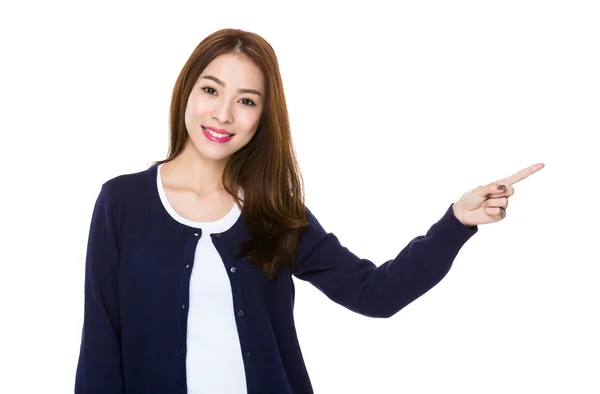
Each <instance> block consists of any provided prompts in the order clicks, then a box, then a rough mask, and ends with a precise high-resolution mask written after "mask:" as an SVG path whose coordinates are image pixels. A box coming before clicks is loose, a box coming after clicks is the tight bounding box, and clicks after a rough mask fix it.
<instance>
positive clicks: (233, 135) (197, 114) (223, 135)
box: [185, 54, 265, 162]
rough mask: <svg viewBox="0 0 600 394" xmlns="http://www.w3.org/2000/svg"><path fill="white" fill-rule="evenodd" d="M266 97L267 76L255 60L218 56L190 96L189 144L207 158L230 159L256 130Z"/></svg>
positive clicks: (205, 70) (188, 105)
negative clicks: (265, 79)
mask: <svg viewBox="0 0 600 394" xmlns="http://www.w3.org/2000/svg"><path fill="white" fill-rule="evenodd" d="M264 100H265V86H264V77H263V75H262V72H261V70H260V69H259V68H258V67H257V66H256V65H255V64H254V63H252V62H251V61H250V60H247V59H244V58H241V57H240V56H239V55H236V54H227V55H221V56H219V57H217V58H215V59H214V60H213V61H212V62H211V63H210V64H209V65H208V66H207V67H206V68H205V69H204V71H203V72H202V74H200V77H199V78H198V81H196V84H195V85H194V88H193V90H192V92H191V94H190V96H189V99H188V103H187V106H186V109H185V126H186V128H187V132H188V136H189V139H188V146H187V148H194V149H195V150H196V151H197V152H198V154H200V155H201V156H203V157H204V158H206V159H209V160H215V161H224V162H226V161H227V159H228V158H229V156H231V155H232V154H233V153H235V152H237V151H238V150H240V149H241V148H243V147H244V146H245V145H246V144H247V143H248V142H250V140H251V139H252V137H253V136H254V134H255V133H256V129H257V127H258V123H259V121H260V116H261V113H262V109H263V101H264ZM228 135H229V136H228Z"/></svg>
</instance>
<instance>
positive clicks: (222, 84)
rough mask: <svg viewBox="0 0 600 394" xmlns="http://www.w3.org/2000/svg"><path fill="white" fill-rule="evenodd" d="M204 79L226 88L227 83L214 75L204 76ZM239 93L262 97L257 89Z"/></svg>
mask: <svg viewBox="0 0 600 394" xmlns="http://www.w3.org/2000/svg"><path fill="white" fill-rule="evenodd" d="M202 78H205V79H210V80H212V81H215V82H216V83H218V84H219V85H221V86H223V87H225V82H223V81H221V80H220V79H219V78H217V77H214V76H212V75H204V76H203V77H202ZM237 91H238V93H253V94H256V95H257V96H262V95H261V94H260V92H259V91H258V90H256V89H238V90H237Z"/></svg>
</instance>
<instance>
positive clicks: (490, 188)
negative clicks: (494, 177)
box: [480, 182, 506, 198]
mask: <svg viewBox="0 0 600 394" xmlns="http://www.w3.org/2000/svg"><path fill="white" fill-rule="evenodd" d="M505 191H506V185H501V184H500V183H498V182H493V183H490V184H489V185H487V186H484V187H483V188H481V191H480V196H481V197H483V198H489V197H490V194H494V193H503V192H505Z"/></svg>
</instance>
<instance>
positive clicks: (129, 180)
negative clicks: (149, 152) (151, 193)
mask: <svg viewBox="0 0 600 394" xmlns="http://www.w3.org/2000/svg"><path fill="white" fill-rule="evenodd" d="M156 168H157V164H151V165H150V166H149V167H148V168H146V169H144V170H141V171H136V172H131V173H124V174H120V175H117V176H114V177H112V178H110V179H108V180H106V181H105V182H104V183H103V184H102V190H104V191H106V192H107V193H109V194H112V195H113V196H114V197H115V198H119V197H125V196H128V195H129V196H132V195H133V194H136V192H139V191H142V190H146V189H148V187H152V186H153V185H154V184H155V183H156ZM153 182H154V183H153Z"/></svg>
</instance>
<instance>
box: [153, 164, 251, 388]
mask: <svg viewBox="0 0 600 394" xmlns="http://www.w3.org/2000/svg"><path fill="white" fill-rule="evenodd" d="M161 167H162V164H160V165H159V166H158V170H157V177H156V183H157V186H158V192H159V194H160V199H161V201H162V203H163V205H164V207H165V209H166V210H167V211H168V212H169V214H170V215H171V216H172V217H173V219H175V220H177V221H179V222H181V223H183V224H185V225H188V226H190V227H195V228H199V229H201V230H202V235H201V237H200V239H199V240H198V246H197V247H196V254H195V257H194V266H193V270H192V273H191V278H190V301H189V310H188V328H187V357H186V368H187V390H188V394H213V393H219V394H246V392H247V391H246V375H245V372H244V362H243V359H242V349H241V346H240V340H239V336H238V331H237V326H236V322H235V316H234V310H233V297H232V294H231V283H230V282H229V277H228V275H227V272H226V270H225V265H224V264H223V260H222V259H221V256H220V255H219V253H218V252H217V250H216V248H215V247H214V245H213V243H212V240H211V238H210V234H214V233H221V232H224V231H225V230H227V229H229V228H230V227H231V226H233V224H234V223H235V222H236V221H237V219H238V218H239V215H240V214H241V211H240V209H239V207H238V206H237V204H233V208H231V210H230V211H229V213H228V214H227V215H225V216H224V217H222V218H221V219H219V220H217V221H214V222H194V221H192V220H188V219H186V218H184V217H182V216H180V215H179V214H178V213H177V212H175V210H174V209H173V207H172V206H171V204H170V203H169V200H168V199H167V196H166V194H165V190H164V187H163V183H162V178H161V175H160V169H161Z"/></svg>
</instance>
